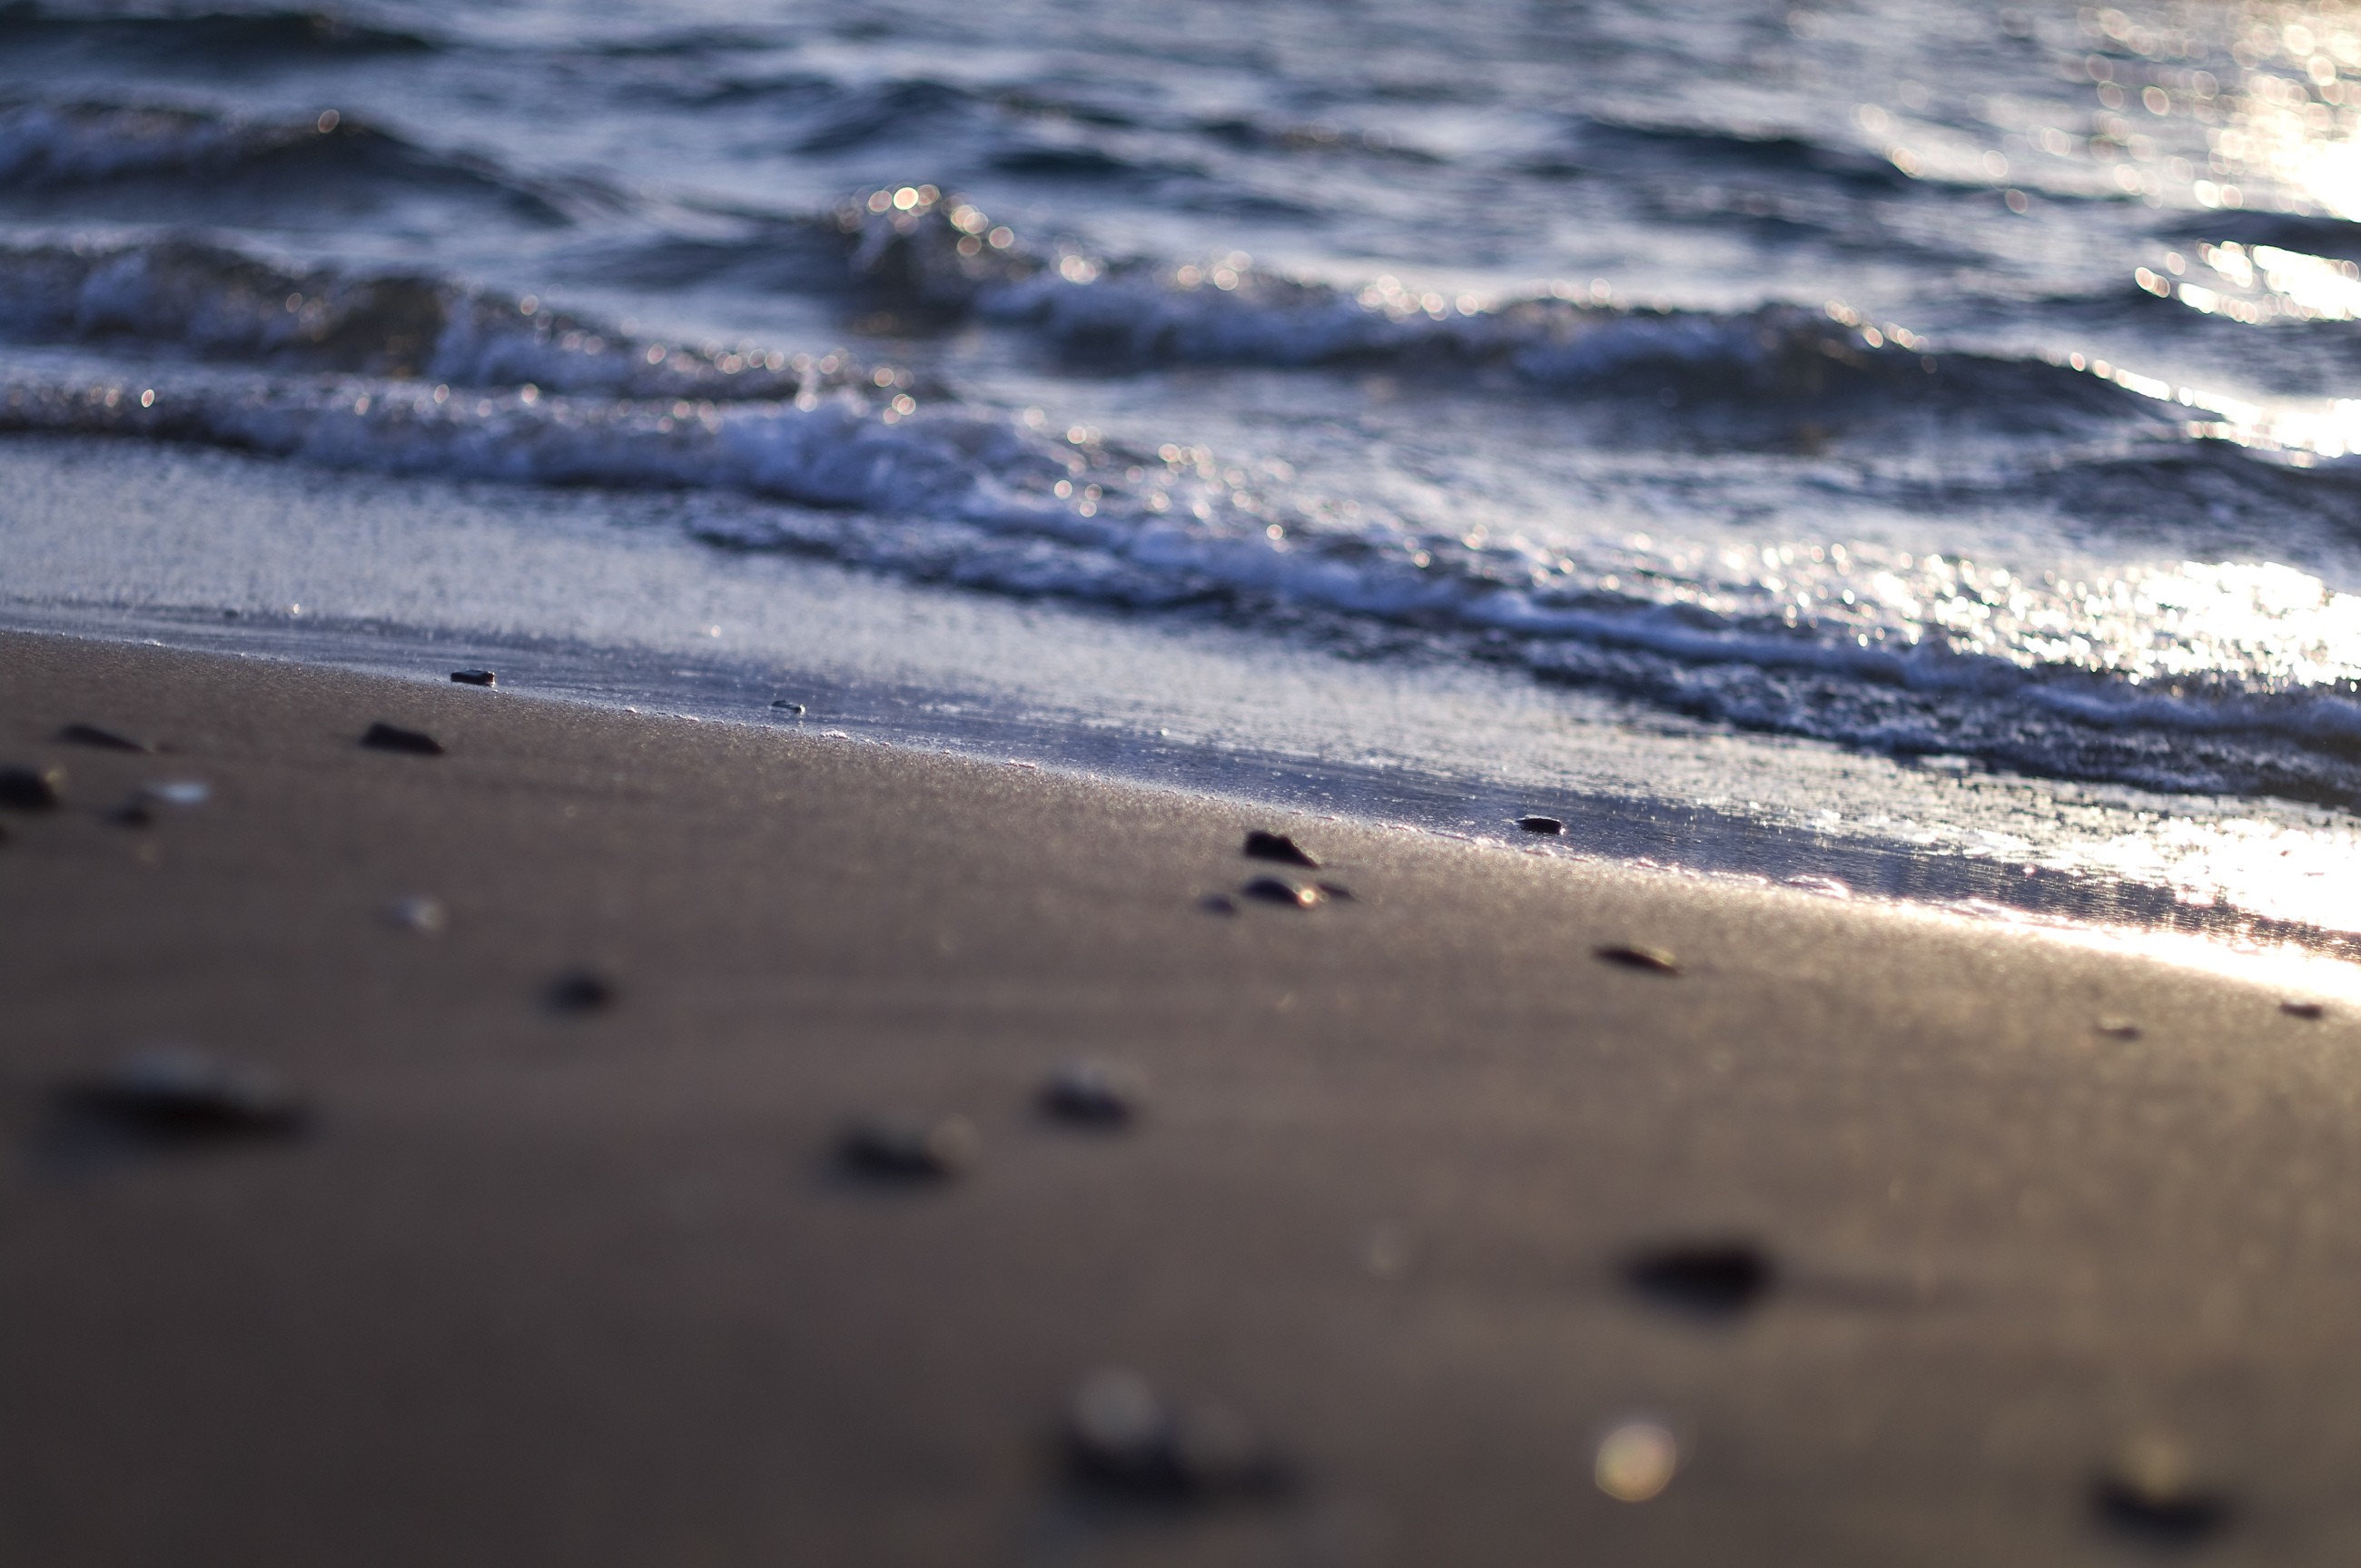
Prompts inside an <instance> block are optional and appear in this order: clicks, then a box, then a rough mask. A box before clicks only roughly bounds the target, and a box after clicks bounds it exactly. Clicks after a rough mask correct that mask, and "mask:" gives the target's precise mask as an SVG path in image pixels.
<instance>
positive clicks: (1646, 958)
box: [1593, 942, 1681, 974]
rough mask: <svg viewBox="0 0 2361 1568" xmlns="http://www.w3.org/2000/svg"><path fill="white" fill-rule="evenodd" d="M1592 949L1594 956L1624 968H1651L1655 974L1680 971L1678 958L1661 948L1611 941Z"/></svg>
mask: <svg viewBox="0 0 2361 1568" xmlns="http://www.w3.org/2000/svg"><path fill="white" fill-rule="evenodd" d="M1593 951H1594V952H1595V954H1596V956H1598V958H1600V959H1605V960H1606V961H1607V962H1609V963H1610V964H1621V965H1622V966H1623V967H1624V968H1626V969H1643V970H1653V971H1654V972H1656V973H1657V974H1678V973H1680V972H1681V966H1680V963H1679V960H1677V959H1675V958H1674V957H1673V955H1672V954H1670V953H1668V952H1666V951H1664V948H1643V947H1641V946H1639V945H1637V944H1636V943H1630V942H1612V943H1609V944H1608V945H1607V946H1606V947H1603V948H1595V949H1593Z"/></svg>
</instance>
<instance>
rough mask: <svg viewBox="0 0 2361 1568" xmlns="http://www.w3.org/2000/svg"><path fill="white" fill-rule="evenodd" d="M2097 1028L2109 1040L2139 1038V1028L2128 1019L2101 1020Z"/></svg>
mask: <svg viewBox="0 0 2361 1568" xmlns="http://www.w3.org/2000/svg"><path fill="white" fill-rule="evenodd" d="M2097 1028H2098V1031H2099V1033H2101V1034H2102V1035H2104V1036H2107V1038H2109V1039H2111V1040H2136V1039H2138V1038H2139V1037H2140V1026H2139V1025H2137V1024H2135V1023H2133V1022H2132V1021H2131V1020H2130V1019H2128V1018H2102V1019H2100V1020H2099V1022H2098V1025H2097Z"/></svg>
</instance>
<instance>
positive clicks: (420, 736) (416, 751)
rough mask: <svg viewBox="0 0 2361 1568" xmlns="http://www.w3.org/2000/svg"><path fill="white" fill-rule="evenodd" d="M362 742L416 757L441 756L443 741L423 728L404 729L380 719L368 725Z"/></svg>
mask: <svg viewBox="0 0 2361 1568" xmlns="http://www.w3.org/2000/svg"><path fill="white" fill-rule="evenodd" d="M361 744H362V745H364V746H368V747H370V748H373V749H374V750H377V751H406V752H408V753H409V754H411V755H412V756H414V757H439V756H441V755H442V754H443V742H442V741H440V740H436V739H434V736H432V735H429V734H427V733H426V732H425V731H424V730H423V729H402V728H401V726H399V725H394V724H387V723H385V722H383V721H382V720H380V721H379V722H378V723H375V724H372V725H370V726H369V727H368V733H367V734H365V735H363V736H362V737H361Z"/></svg>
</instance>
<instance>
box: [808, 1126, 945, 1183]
mask: <svg viewBox="0 0 2361 1568" xmlns="http://www.w3.org/2000/svg"><path fill="white" fill-rule="evenodd" d="M978 1146H979V1140H978V1139H977V1137H976V1135H975V1128H974V1127H973V1126H972V1124H970V1123H969V1122H968V1120H967V1119H966V1118H965V1117H963V1116H918V1115H911V1114H907V1113H884V1114H880V1115H874V1116H864V1117H862V1119H861V1120H860V1121H858V1122H855V1123H853V1124H852V1125H851V1126H850V1127H847V1128H846V1129H845V1130H844V1135H843V1136H842V1137H841V1138H840V1139H839V1140H838V1142H837V1155H838V1157H840V1159H841V1160H842V1161H843V1162H844V1164H845V1165H846V1166H848V1167H850V1168H851V1169H853V1170H856V1171H859V1172H860V1173H862V1175H864V1176H873V1177H882V1178H884V1179H889V1180H895V1181H941V1180H945V1179H949V1178H950V1177H954V1176H957V1175H959V1174H960V1173H961V1171H963V1170H965V1169H966V1168H968V1167H969V1166H970V1165H972V1164H973V1163H974V1162H975V1157H976V1152H977V1149H978Z"/></svg>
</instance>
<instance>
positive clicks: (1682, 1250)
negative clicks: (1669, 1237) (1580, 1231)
mask: <svg viewBox="0 0 2361 1568" xmlns="http://www.w3.org/2000/svg"><path fill="white" fill-rule="evenodd" d="M1623 1277H1624V1280H1625V1281H1626V1282H1627V1283H1628V1284H1629V1285H1630V1286H1631V1288H1632V1289H1633V1290H1636V1291H1638V1292H1639V1293H1640V1295H1641V1296H1642V1297H1643V1298H1645V1299H1648V1300H1650V1301H1653V1302H1654V1303H1655V1304H1656V1305H1658V1306H1660V1307H1668V1308H1672V1309H1675V1310H1680V1311H1685V1312H1694V1313H1697V1315H1699V1316H1702V1317H1709V1318H1735V1317H1737V1316H1738V1315H1739V1314H1741V1313H1742V1312H1744V1311H1745V1310H1747V1309H1749V1308H1751V1307H1752V1306H1754V1305H1755V1304H1756V1303H1757V1302H1759V1301H1761V1300H1762V1299H1763V1297H1764V1296H1766V1295H1768V1294H1769V1293H1770V1291H1771V1288H1772V1286H1773V1285H1774V1284H1775V1283H1777V1280H1778V1268H1777V1266H1775V1265H1774V1264H1773V1262H1772V1261H1771V1259H1770V1257H1769V1256H1768V1255H1765V1254H1764V1253H1763V1250H1762V1249H1761V1248H1759V1247H1756V1246H1754V1245H1752V1244H1750V1243H1746V1242H1704V1243H1688V1244H1684V1245H1675V1246H1666V1247H1656V1248H1653V1249H1651V1250H1649V1251H1646V1252H1642V1253H1638V1254H1635V1255H1632V1256H1631V1258H1630V1259H1628V1260H1627V1261H1626V1262H1625V1263H1624V1265H1623Z"/></svg>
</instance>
